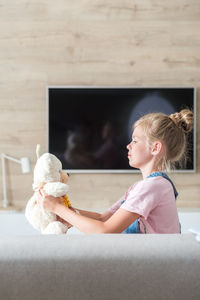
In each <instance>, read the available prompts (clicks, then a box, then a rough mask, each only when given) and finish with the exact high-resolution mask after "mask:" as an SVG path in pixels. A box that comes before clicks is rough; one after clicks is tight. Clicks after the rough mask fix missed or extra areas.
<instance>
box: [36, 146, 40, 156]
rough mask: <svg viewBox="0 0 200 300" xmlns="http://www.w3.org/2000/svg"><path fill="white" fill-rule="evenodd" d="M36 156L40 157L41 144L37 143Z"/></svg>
mask: <svg viewBox="0 0 200 300" xmlns="http://www.w3.org/2000/svg"><path fill="white" fill-rule="evenodd" d="M36 157H37V159H39V158H40V144H37V146H36Z"/></svg>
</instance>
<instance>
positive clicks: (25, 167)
mask: <svg viewBox="0 0 200 300" xmlns="http://www.w3.org/2000/svg"><path fill="white" fill-rule="evenodd" d="M21 167H22V173H30V171H31V166H30V161H29V159H28V157H22V158H21Z"/></svg>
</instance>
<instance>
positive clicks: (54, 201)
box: [37, 189, 62, 212]
mask: <svg viewBox="0 0 200 300" xmlns="http://www.w3.org/2000/svg"><path fill="white" fill-rule="evenodd" d="M37 196H38V197H37V198H38V200H37V202H38V205H39V206H40V207H41V208H42V209H44V210H47V211H50V212H54V211H55V209H56V206H57V205H58V204H62V200H61V199H60V198H59V197H53V196H49V195H47V194H46V193H45V192H44V190H43V189H40V190H39V191H38V195H37Z"/></svg>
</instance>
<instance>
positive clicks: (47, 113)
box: [46, 85, 197, 174]
mask: <svg viewBox="0 0 200 300" xmlns="http://www.w3.org/2000/svg"><path fill="white" fill-rule="evenodd" d="M70 88H73V89H76V88H77V89H130V88H133V89H162V88H163V89H181V88H183V89H187V88H189V89H193V90H194V107H193V113H194V126H193V166H194V167H193V169H192V170H178V169H176V170H171V171H170V172H171V173H196V170H197V165H196V162H197V157H196V156H197V153H196V152H197V150H196V148H197V147H196V118H197V116H196V113H197V109H196V87H192V86H159V87H158V86H156V87H155V86H81V85H80V86H79V85H77V86H76V85H47V86H46V108H47V110H46V122H47V152H49V90H50V89H70ZM127 159H128V158H127ZM64 171H65V172H67V173H69V174H70V173H71V174H72V173H75V174H81V173H82V174H84V173H96V174H107V173H117V174H134V173H135V174H139V173H141V171H140V170H138V169H132V170H127V169H121V170H118V169H116V170H115V169H102V170H99V169H64Z"/></svg>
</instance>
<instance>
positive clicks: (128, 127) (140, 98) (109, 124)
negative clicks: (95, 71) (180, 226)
mask: <svg viewBox="0 0 200 300" xmlns="http://www.w3.org/2000/svg"><path fill="white" fill-rule="evenodd" d="M195 101H196V100H195V89H194V88H192V87H187V88H183V87H180V88H179V87H178V88H132V87H127V88H126V87H125V88H114V87H59V86H57V87H48V88H47V105H48V109H47V111H48V151H49V152H50V153H53V154H55V155H56V156H57V157H58V158H59V159H60V160H61V162H62V165H63V169H65V170H67V171H68V172H77V173H81V172H114V173H115V172H116V173H117V172H121V173H122V172H127V173H128V172H136V169H134V168H131V167H130V166H129V163H128V158H127V148H126V146H127V144H128V143H129V142H130V141H131V136H132V126H133V123H134V122H135V121H136V120H137V119H138V118H140V117H141V116H142V115H144V114H146V113H150V112H163V113H165V114H168V115H169V114H172V113H174V112H179V111H180V110H181V109H184V108H190V109H191V110H193V112H194V114H195V112H196V109H195V107H196V106H195ZM188 139H189V145H190V148H189V149H188V160H187V163H186V165H185V166H184V167H180V166H178V165H177V171H179V172H194V171H195V161H196V151H195V124H194V130H193V131H192V132H191V133H190V134H189V136H188Z"/></svg>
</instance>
